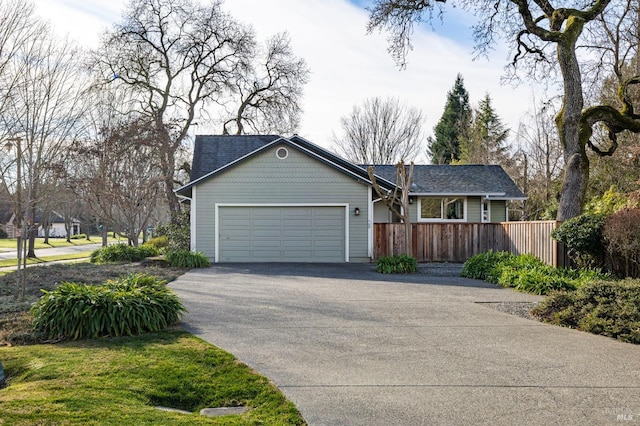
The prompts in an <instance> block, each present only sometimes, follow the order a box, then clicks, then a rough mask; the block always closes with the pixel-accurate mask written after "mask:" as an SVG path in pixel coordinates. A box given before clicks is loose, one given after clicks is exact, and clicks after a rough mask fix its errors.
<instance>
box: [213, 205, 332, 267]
mask: <svg viewBox="0 0 640 426" xmlns="http://www.w3.org/2000/svg"><path fill="white" fill-rule="evenodd" d="M218 232H219V234H220V235H219V239H218V243H219V245H220V246H219V251H218V253H219V261H220V262H344V261H345V208H344V207H339V206H336V207H333V206H332V207H326V206H322V207H300V206H293V207H229V206H227V207H220V208H219V225H218Z"/></svg>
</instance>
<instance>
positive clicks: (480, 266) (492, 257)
mask: <svg viewBox="0 0 640 426" xmlns="http://www.w3.org/2000/svg"><path fill="white" fill-rule="evenodd" d="M512 257H514V255H513V254H511V253H509V252H506V251H488V252H485V253H480V254H477V255H475V256H472V257H470V258H469V259H467V261H466V262H465V263H464V265H462V272H461V273H460V275H462V276H463V277H466V278H474V279H477V280H485V281H490V280H491V282H493V283H494V284H497V277H496V275H497V273H496V272H495V271H494V268H495V267H496V265H499V264H502V263H504V262H505V261H507V260H510V259H511V258H512Z"/></svg>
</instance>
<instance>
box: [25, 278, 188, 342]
mask: <svg viewBox="0 0 640 426" xmlns="http://www.w3.org/2000/svg"><path fill="white" fill-rule="evenodd" d="M166 283H167V282H166V281H165V280H162V279H159V278H158V277H155V276H151V275H146V274H130V275H127V276H124V277H121V278H118V279H114V280H109V281H107V282H105V283H104V284H103V285H97V286H93V285H86V284H77V283H69V282H67V283H63V284H61V285H60V286H59V287H58V288H56V289H55V290H53V291H50V292H49V291H45V290H43V293H44V295H43V296H42V297H41V298H40V300H38V302H36V303H35V304H34V306H33V307H32V308H31V314H32V315H33V327H34V329H35V331H36V332H38V333H41V334H43V335H45V336H47V337H48V338H49V339H51V340H79V339H90V338H97V337H102V336H132V335H137V334H142V333H149V332H157V331H161V330H164V329H166V328H167V327H169V326H171V325H174V324H176V323H178V321H179V320H180V317H181V316H182V314H183V313H184V312H185V311H186V310H185V308H184V306H183V305H182V302H181V301H180V299H178V297H177V296H176V295H175V294H174V293H173V292H172V291H171V290H169V289H168V288H167V287H166Z"/></svg>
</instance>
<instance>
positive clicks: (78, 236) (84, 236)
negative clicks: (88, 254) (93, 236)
mask: <svg viewBox="0 0 640 426" xmlns="http://www.w3.org/2000/svg"><path fill="white" fill-rule="evenodd" d="M69 239H70V240H86V239H87V234H76V235H72V236H70V237H69Z"/></svg>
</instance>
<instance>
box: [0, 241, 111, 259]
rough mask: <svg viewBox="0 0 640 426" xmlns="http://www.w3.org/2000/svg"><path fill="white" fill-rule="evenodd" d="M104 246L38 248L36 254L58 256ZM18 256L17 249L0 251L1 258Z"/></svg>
mask: <svg viewBox="0 0 640 426" xmlns="http://www.w3.org/2000/svg"><path fill="white" fill-rule="evenodd" d="M100 247H102V244H101V243H97V244H82V245H77V246H69V247H56V248H46V249H45V248H43V249H36V256H38V257H43V256H58V255H62V254H72V253H81V252H83V251H93V250H96V249H98V248H100ZM16 257H17V253H16V249H14V250H11V251H3V252H0V260H7V259H15V258H16Z"/></svg>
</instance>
